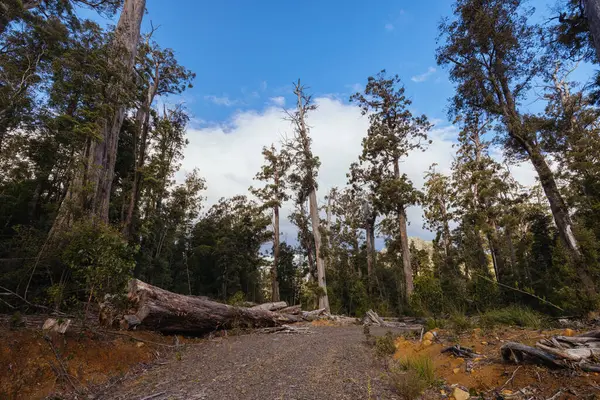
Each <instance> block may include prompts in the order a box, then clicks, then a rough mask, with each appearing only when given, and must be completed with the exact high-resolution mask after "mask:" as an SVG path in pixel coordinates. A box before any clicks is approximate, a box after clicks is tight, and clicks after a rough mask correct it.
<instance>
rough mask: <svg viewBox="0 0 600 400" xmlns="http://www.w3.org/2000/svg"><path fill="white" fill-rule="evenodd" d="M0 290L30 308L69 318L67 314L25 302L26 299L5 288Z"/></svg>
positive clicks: (2, 287)
mask: <svg viewBox="0 0 600 400" xmlns="http://www.w3.org/2000/svg"><path fill="white" fill-rule="evenodd" d="M0 289H2V290H5V291H6V292H7V293H8V294H10V295H12V296H15V297H16V298H17V299H19V300H21V301H22V302H24V303H25V304H27V305H29V306H31V307H36V308H39V309H41V310H47V311H50V312H51V313H52V314H55V315H59V316H63V317H68V316H69V315H68V314H65V313H62V312H60V311H54V310H52V309H50V307H46V306H43V305H41V304H34V303H32V302H30V301H29V300H27V299H26V298H24V297H23V296H21V295H19V294H18V293H15V292H13V291H12V290H10V289H7V288H5V287H4V286H0Z"/></svg>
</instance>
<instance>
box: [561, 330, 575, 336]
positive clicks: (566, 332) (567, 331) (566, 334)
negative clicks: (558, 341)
mask: <svg viewBox="0 0 600 400" xmlns="http://www.w3.org/2000/svg"><path fill="white" fill-rule="evenodd" d="M563 335H564V336H575V331H574V330H573V329H569V328H567V329H565V331H564V333H563Z"/></svg>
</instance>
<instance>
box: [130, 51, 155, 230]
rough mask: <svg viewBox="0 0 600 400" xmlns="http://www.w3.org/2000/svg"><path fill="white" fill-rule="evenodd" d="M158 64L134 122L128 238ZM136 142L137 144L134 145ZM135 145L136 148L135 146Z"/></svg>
mask: <svg viewBox="0 0 600 400" xmlns="http://www.w3.org/2000/svg"><path fill="white" fill-rule="evenodd" d="M160 79H161V76H160V64H159V63H158V62H157V63H156V66H155V70H154V79H153V83H152V85H150V86H149V87H148V93H147V95H146V98H145V99H144V103H143V104H142V106H141V107H140V108H139V109H138V110H137V113H136V116H135V121H136V135H135V142H134V146H135V147H136V150H135V157H136V165H135V171H134V174H133V183H132V187H131V195H130V198H129V206H128V208H127V217H126V218H125V222H124V224H123V234H124V235H125V236H130V235H131V233H132V229H131V228H132V223H133V216H134V215H135V213H136V212H137V208H138V203H139V198H140V192H141V189H142V179H143V176H142V168H143V167H144V163H145V162H146V147H147V145H148V131H149V130H150V107H152V103H153V102H154V98H155V97H156V94H157V93H158V86H159V84H160ZM136 142H137V143H136ZM136 144H137V146H136Z"/></svg>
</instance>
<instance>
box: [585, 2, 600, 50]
mask: <svg viewBox="0 0 600 400" xmlns="http://www.w3.org/2000/svg"><path fill="white" fill-rule="evenodd" d="M584 7H585V17H586V18H587V20H588V25H589V27H590V33H591V34H592V37H593V38H594V47H595V48H596V57H598V61H600V1H598V0H584Z"/></svg>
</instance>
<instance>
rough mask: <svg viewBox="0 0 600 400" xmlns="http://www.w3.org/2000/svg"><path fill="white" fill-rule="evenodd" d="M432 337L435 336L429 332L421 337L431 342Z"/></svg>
mask: <svg viewBox="0 0 600 400" xmlns="http://www.w3.org/2000/svg"><path fill="white" fill-rule="evenodd" d="M434 337H435V335H434V334H433V333H432V332H431V331H429V332H427V333H426V334H424V335H423V340H429V341H432V340H433V338H434Z"/></svg>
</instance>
